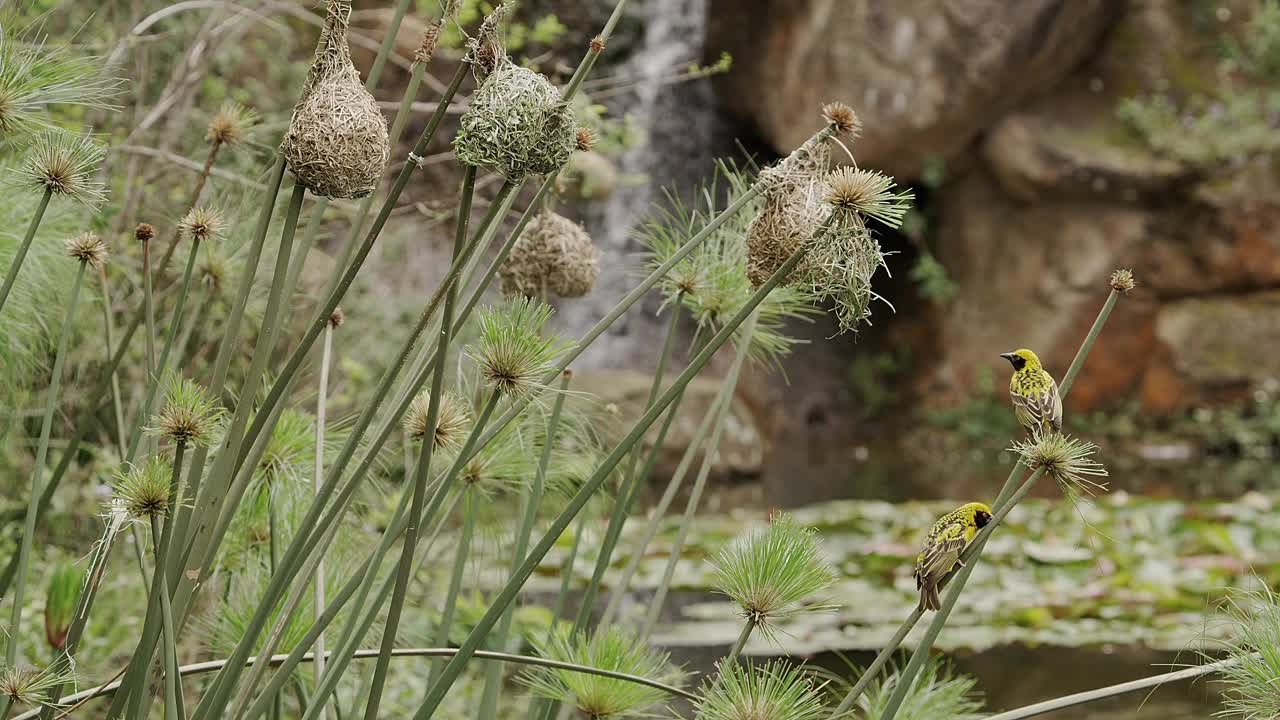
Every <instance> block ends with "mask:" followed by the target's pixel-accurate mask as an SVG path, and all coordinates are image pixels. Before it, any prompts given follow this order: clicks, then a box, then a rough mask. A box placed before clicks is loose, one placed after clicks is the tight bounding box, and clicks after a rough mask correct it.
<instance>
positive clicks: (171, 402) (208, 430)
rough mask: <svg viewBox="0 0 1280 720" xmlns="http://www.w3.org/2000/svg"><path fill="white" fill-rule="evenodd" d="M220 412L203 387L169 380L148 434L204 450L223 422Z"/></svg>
mask: <svg viewBox="0 0 1280 720" xmlns="http://www.w3.org/2000/svg"><path fill="white" fill-rule="evenodd" d="M222 414H223V413H222V408H221V407H219V405H218V403H217V402H216V401H214V399H213V398H212V397H210V396H209V392H208V391H207V390H205V389H204V387H203V386H201V385H198V384H196V383H195V382H192V381H191V380H188V379H186V378H183V377H176V376H170V378H169V380H168V388H167V389H166V390H165V395H164V404H163V405H162V406H161V408H160V412H159V413H157V414H156V416H155V417H153V418H152V419H151V423H152V427H151V428H148V432H150V433H151V434H153V435H158V436H160V437H165V438H168V439H169V440H171V441H172V442H175V443H183V444H185V445H191V446H199V447H206V446H208V445H209V443H210V441H211V440H212V439H213V435H214V432H215V430H216V429H217V427H218V424H219V422H220V421H221V419H222Z"/></svg>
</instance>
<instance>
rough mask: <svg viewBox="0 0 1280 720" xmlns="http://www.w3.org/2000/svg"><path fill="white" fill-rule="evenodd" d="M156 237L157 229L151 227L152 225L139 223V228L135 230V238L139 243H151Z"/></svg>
mask: <svg viewBox="0 0 1280 720" xmlns="http://www.w3.org/2000/svg"><path fill="white" fill-rule="evenodd" d="M155 236H156V229H155V228H154V227H151V223H138V226H137V227H135V228H134V229H133V237H134V238H135V239H136V240H137V241H138V242H150V240H151V238H153V237H155Z"/></svg>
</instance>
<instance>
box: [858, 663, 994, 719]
mask: <svg viewBox="0 0 1280 720" xmlns="http://www.w3.org/2000/svg"><path fill="white" fill-rule="evenodd" d="M897 682H898V674H897V673H892V674H890V675H887V676H881V677H879V678H877V679H876V680H874V681H873V682H872V683H871V686H870V687H868V688H867V691H866V692H865V693H863V695H862V697H860V698H858V703H857V707H858V713H857V715H856V716H855V717H857V718H865V720H876V719H877V718H880V717H881V713H883V712H884V709H885V706H886V705H887V704H888V702H889V698H890V697H891V696H892V695H893V691H894V689H895V688H896V687H897ZM974 687H975V682H974V680H973V679H972V678H969V677H965V676H963V675H953V674H952V673H951V670H950V668H948V667H947V665H946V664H944V662H943V661H940V660H938V659H937V658H931V659H930V660H929V661H928V662H927V663H925V665H924V667H922V668H921V669H920V672H919V673H918V674H917V675H916V676H915V677H914V678H913V679H912V680H911V687H910V689H909V690H908V691H907V696H906V699H905V700H904V701H903V703H902V706H901V707H900V708H898V713H897V715H895V716H894V717H895V718H897V720H937V719H938V718H948V720H976V718H978V717H981V715H980V712H981V711H982V703H981V701H980V700H979V698H978V696H977V695H976V693H975V692H974Z"/></svg>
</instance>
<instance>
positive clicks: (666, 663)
mask: <svg viewBox="0 0 1280 720" xmlns="http://www.w3.org/2000/svg"><path fill="white" fill-rule="evenodd" d="M537 645H538V654H539V655H541V656H542V657H545V658H549V659H552V660H558V661H561V662H566V663H574V664H580V665H587V666H590V667H594V668H599V669H602V670H611V671H614V672H619V673H625V674H628V675H636V676H639V677H645V678H652V679H655V680H658V681H660V682H664V683H666V684H673V685H679V684H680V683H681V682H682V681H683V679H684V673H683V672H682V671H680V670H679V669H678V668H676V667H674V666H673V665H672V664H671V661H670V657H669V656H668V655H667V653H665V652H663V651H661V650H659V649H657V648H654V647H651V646H650V645H649V644H648V643H647V642H645V641H644V640H642V639H640V638H639V637H637V636H636V635H634V634H632V633H630V632H628V631H627V630H624V629H622V628H621V627H618V626H616V625H610V626H607V627H605V628H602V629H599V630H597V631H596V632H595V633H594V634H588V633H576V634H575V633H570V632H567V631H564V630H558V631H556V632H554V633H553V634H552V636H551V637H550V638H549V639H548V640H547V641H545V642H542V643H537ZM521 681H522V682H523V683H524V684H526V685H528V686H529V688H530V689H531V690H532V691H533V693H534V694H535V695H537V696H539V697H544V698H548V699H552V700H557V701H560V702H561V703H563V704H565V705H567V706H569V707H572V708H575V709H576V710H578V712H580V713H582V714H583V715H585V716H586V717H589V718H601V719H607V718H624V717H647V716H648V715H647V713H646V711H652V710H653V709H654V706H656V705H658V704H659V703H661V702H662V701H663V700H664V699H665V697H666V695H665V693H664V692H663V691H662V690H659V689H657V688H652V687H649V686H647V685H640V684H637V683H633V682H629V681H626V680H621V679H617V678H610V677H602V676H599V675H587V674H584V673H578V672H571V671H568V670H561V669H556V668H536V669H534V670H531V671H529V672H527V673H525V674H524V675H523V676H522V677H521Z"/></svg>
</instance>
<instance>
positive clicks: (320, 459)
mask: <svg viewBox="0 0 1280 720" xmlns="http://www.w3.org/2000/svg"><path fill="white" fill-rule="evenodd" d="M333 330H334V327H333V323H329V327H327V328H325V331H324V346H323V349H322V350H321V357H320V387H319V391H318V392H317V394H316V450H315V454H316V471H315V492H316V493H319V492H320V487H321V485H323V484H324V434H325V422H326V421H325V414H326V407H325V405H326V404H327V402H328V395H329V364H330V362H331V360H332V357H333ZM315 577H316V580H315V591H314V597H313V599H312V618H311V620H312V622H319V620H320V614H321V613H322V612H324V591H325V572H324V555H323V553H322V554H321V555H320V557H319V559H318V561H317V562H316V568H315ZM313 647H314V648H315V657H316V661H315V664H314V666H313V670H314V680H315V683H316V685H319V684H320V678H321V677H322V676H323V675H324V633H321V634H320V635H318V636H316V642H315V644H314V645H313ZM316 702H318V703H319V704H320V706H321V711H320V720H326V716H327V713H326V712H325V711H324V706H325V702H324V698H323V697H318V698H316Z"/></svg>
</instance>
